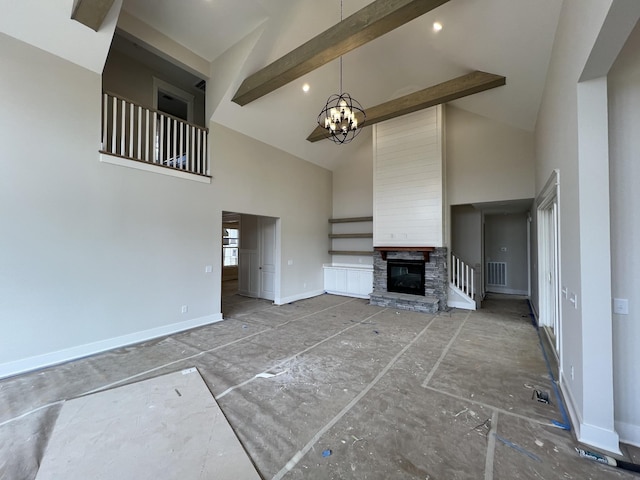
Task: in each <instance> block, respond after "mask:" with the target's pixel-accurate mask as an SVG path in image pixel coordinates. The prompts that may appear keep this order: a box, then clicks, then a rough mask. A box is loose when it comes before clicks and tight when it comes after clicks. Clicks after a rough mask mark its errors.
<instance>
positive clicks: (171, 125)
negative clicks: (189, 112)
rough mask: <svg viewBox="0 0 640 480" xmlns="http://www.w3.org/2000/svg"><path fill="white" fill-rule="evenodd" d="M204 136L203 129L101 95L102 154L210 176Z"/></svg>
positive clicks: (170, 116) (167, 115)
mask: <svg viewBox="0 0 640 480" xmlns="http://www.w3.org/2000/svg"><path fill="white" fill-rule="evenodd" d="M207 136H208V129H206V128H203V127H200V126H198V125H194V124H192V123H189V122H185V121H184V120H181V119H179V118H177V117H174V116H172V115H169V114H167V113H163V112H159V111H157V110H154V109H151V108H146V107H143V106H141V105H137V104H135V103H133V102H131V101H129V100H127V99H125V98H122V97H120V96H118V95H114V94H112V93H107V92H105V93H104V94H103V98H102V150H101V153H105V154H108V155H115V156H117V157H122V158H127V159H129V160H135V161H138V162H144V163H148V164H152V165H157V166H161V167H166V168H171V169H174V170H180V171H183V172H188V173H193V174H195V175H202V176H209V174H210V172H209V160H208V155H207V147H208V145H207Z"/></svg>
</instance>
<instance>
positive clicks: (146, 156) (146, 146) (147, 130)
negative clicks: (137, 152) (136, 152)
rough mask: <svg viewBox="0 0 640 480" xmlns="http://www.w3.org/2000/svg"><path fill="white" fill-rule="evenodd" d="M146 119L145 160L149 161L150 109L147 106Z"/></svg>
mask: <svg viewBox="0 0 640 480" xmlns="http://www.w3.org/2000/svg"><path fill="white" fill-rule="evenodd" d="M145 112H146V121H145V122H144V131H145V135H144V160H145V162H148V161H149V109H147V108H145Z"/></svg>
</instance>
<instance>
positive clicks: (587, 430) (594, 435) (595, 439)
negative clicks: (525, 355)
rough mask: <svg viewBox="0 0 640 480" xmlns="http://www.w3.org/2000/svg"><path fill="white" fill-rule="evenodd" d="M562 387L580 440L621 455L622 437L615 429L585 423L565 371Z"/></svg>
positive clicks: (562, 377)
mask: <svg viewBox="0 0 640 480" xmlns="http://www.w3.org/2000/svg"><path fill="white" fill-rule="evenodd" d="M561 379H562V381H561V382H560V389H561V390H562V395H563V396H564V399H565V403H566V406H567V410H568V411H569V416H570V417H571V425H572V426H573V429H574V430H575V433H576V438H577V439H578V441H579V442H581V443H584V444H585V445H589V446H592V447H594V448H597V449H598V450H601V451H604V452H608V453H613V454H617V455H620V454H621V452H620V437H619V436H618V434H617V433H616V432H615V431H613V430H607V429H604V428H601V427H598V426H595V425H589V424H587V423H584V422H583V420H582V415H581V414H580V413H579V411H578V409H577V408H576V402H575V400H574V398H573V395H572V394H571V390H570V389H569V388H567V382H566V378H565V377H564V373H563V374H562V376H561Z"/></svg>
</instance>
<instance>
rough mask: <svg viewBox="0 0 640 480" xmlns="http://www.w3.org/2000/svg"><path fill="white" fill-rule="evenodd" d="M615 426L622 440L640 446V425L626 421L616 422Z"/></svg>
mask: <svg viewBox="0 0 640 480" xmlns="http://www.w3.org/2000/svg"><path fill="white" fill-rule="evenodd" d="M615 426H616V431H617V432H618V435H620V440H621V441H622V442H624V443H628V444H629V445H635V446H636V447H640V426H638V425H632V424H631V423H625V422H615Z"/></svg>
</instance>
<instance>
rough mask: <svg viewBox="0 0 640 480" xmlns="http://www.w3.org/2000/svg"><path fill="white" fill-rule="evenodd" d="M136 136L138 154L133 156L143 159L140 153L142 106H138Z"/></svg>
mask: <svg viewBox="0 0 640 480" xmlns="http://www.w3.org/2000/svg"><path fill="white" fill-rule="evenodd" d="M136 136H137V137H138V156H137V157H135V158H137V159H139V160H144V156H143V155H142V107H141V106H138V131H137V132H136Z"/></svg>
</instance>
